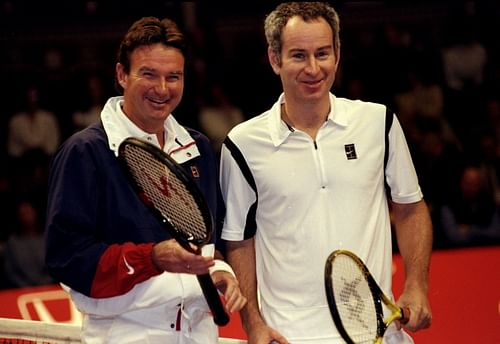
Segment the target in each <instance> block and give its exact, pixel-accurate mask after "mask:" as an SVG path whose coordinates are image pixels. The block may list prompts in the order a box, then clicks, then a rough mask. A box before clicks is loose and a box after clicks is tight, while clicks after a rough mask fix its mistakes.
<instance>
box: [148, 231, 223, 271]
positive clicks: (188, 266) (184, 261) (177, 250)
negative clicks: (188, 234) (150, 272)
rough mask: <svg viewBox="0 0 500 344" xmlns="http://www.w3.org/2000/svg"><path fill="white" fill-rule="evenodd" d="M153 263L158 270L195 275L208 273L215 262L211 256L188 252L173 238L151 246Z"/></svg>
mask: <svg viewBox="0 0 500 344" xmlns="http://www.w3.org/2000/svg"><path fill="white" fill-rule="evenodd" d="M151 258H152V259H153V263H154V264H155V266H156V268H157V269H158V270H159V271H169V272H183V273H191V274H196V275H202V274H207V273H208V268H210V267H211V266H213V265H214V264H215V262H214V259H213V258H212V257H205V256H201V255H199V254H195V253H192V252H189V251H188V250H186V249H185V248H183V247H182V246H181V245H180V244H179V243H178V242H177V241H176V240H175V239H170V240H165V241H162V242H159V243H158V244H156V245H155V246H154V247H153V252H152V257H151Z"/></svg>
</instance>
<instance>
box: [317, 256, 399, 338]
mask: <svg viewBox="0 0 500 344" xmlns="http://www.w3.org/2000/svg"><path fill="white" fill-rule="evenodd" d="M340 255H345V256H348V257H349V258H351V259H352V260H353V261H354V262H355V263H356V265H357V266H358V268H359V269H360V270H361V272H362V275H363V276H364V278H365V279H366V281H367V283H368V286H369V288H370V293H371V296H372V298H373V302H374V306H375V310H376V317H377V333H376V337H375V338H374V343H381V342H382V338H383V336H384V333H385V331H386V329H387V327H388V326H389V324H391V323H392V322H393V321H395V320H400V321H401V322H402V323H405V322H407V321H408V319H406V317H405V313H404V311H403V309H402V308H400V307H399V306H397V305H396V304H395V303H394V302H392V300H391V299H389V297H387V295H385V293H384V292H383V291H382V289H380V287H379V285H378V284H377V282H376V281H375V279H374V278H373V276H372V274H371V273H370V271H369V270H368V267H367V266H366V265H365V263H364V262H363V261H362V260H361V259H360V258H359V257H358V256H357V255H356V254H355V253H353V252H351V251H349V250H335V251H333V252H332V253H331V254H330V255H329V256H328V258H327V260H326V264H325V289H326V290H325V291H326V298H327V300H328V307H329V309H330V313H331V315H332V318H333V321H334V323H335V326H336V327H337V330H338V331H339V333H340V335H341V336H342V338H343V339H344V340H345V341H346V342H347V344H356V343H355V342H354V341H353V340H352V339H351V337H350V336H349V334H348V333H347V331H346V329H345V327H344V325H343V323H342V319H341V318H340V315H339V312H338V310H337V304H336V302H335V293H334V292H333V282H332V278H331V275H332V263H333V261H334V260H335V259H336V258H337V257H338V256H340ZM382 302H383V303H384V304H385V305H386V306H387V308H389V310H390V311H391V314H390V315H389V316H388V317H387V318H386V319H384V312H383V309H382Z"/></svg>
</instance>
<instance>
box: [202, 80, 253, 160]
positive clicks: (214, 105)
mask: <svg viewBox="0 0 500 344" xmlns="http://www.w3.org/2000/svg"><path fill="white" fill-rule="evenodd" d="M209 89H210V94H209V95H208V96H207V97H206V99H205V101H204V103H203V104H202V105H201V108H200V113H199V116H198V121H199V125H200V129H201V130H202V131H203V133H204V134H206V135H207V136H208V138H209V139H210V142H211V143H212V147H213V148H214V152H216V153H217V154H219V152H220V149H221V145H222V142H223V141H224V139H225V138H226V135H227V133H228V132H229V130H231V129H232V128H233V127H234V126H235V125H236V124H238V123H240V122H242V121H243V120H244V119H245V118H244V117H243V112H242V110H241V109H240V108H239V107H238V106H236V105H235V104H233V102H232V101H231V99H230V98H229V96H228V94H227V93H226V91H225V90H224V88H223V86H222V85H221V84H218V83H215V84H213V85H212V86H210V87H209Z"/></svg>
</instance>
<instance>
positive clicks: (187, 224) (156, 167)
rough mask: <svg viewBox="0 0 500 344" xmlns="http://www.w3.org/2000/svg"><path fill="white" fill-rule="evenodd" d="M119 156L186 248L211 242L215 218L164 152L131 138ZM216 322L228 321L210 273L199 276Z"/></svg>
mask: <svg viewBox="0 0 500 344" xmlns="http://www.w3.org/2000/svg"><path fill="white" fill-rule="evenodd" d="M118 159H119V160H120V162H121V165H122V167H123V168H124V170H125V171H126V174H127V175H128V177H129V180H130V182H131V184H132V186H133V187H134V189H135V191H136V192H137V193H138V195H139V198H140V199H141V200H142V201H143V202H144V204H145V205H146V206H147V207H148V208H149V209H150V210H151V211H152V212H153V214H154V215H155V216H156V217H157V218H158V220H159V221H160V222H161V223H162V224H163V225H164V227H165V228H167V229H168V231H169V232H170V234H171V235H172V237H174V238H175V239H176V240H177V241H178V242H179V243H180V244H181V245H182V246H183V247H184V248H185V249H187V250H189V251H191V252H193V253H199V251H200V250H197V251H195V250H193V248H192V247H191V245H190V244H194V245H195V246H197V247H198V248H200V247H201V246H203V245H204V244H206V243H207V242H209V241H210V239H211V236H212V232H213V226H214V225H213V218H212V215H211V213H210V209H209V208H208V206H207V204H206V202H205V199H204V198H203V195H202V193H201V191H200V190H199V189H198V187H197V185H196V183H195V182H194V181H193V180H192V179H191V177H190V176H189V175H188V174H187V173H186V172H185V170H184V169H183V168H182V167H181V166H180V165H178V164H177V163H176V162H175V161H174V160H173V159H172V158H171V157H169V156H168V155H167V154H166V153H165V152H163V151H162V150H160V149H159V148H157V147H156V146H153V145H151V144H149V143H147V142H144V141H142V140H139V139H136V138H128V139H126V140H125V141H123V143H122V144H121V145H120V147H119V149H118ZM196 277H197V278H198V281H199V283H200V286H201V289H202V290H203V295H204V296H205V299H206V300H207V303H208V306H209V307H210V310H211V311H212V314H213V317H214V322H215V323H216V324H217V325H221V326H224V325H226V324H227V323H228V322H229V316H228V315H227V313H226V311H225V310H224V307H223V305H222V302H221V299H220V297H219V294H218V291H217V288H216V287H215V285H214V283H213V281H212V278H211V277H210V274H203V275H197V276H196Z"/></svg>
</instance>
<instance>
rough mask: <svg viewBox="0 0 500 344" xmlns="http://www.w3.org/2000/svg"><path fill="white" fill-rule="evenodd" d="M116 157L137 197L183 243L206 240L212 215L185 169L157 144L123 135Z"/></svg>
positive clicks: (197, 242)
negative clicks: (124, 137)
mask: <svg viewBox="0 0 500 344" xmlns="http://www.w3.org/2000/svg"><path fill="white" fill-rule="evenodd" d="M118 159H119V161H120V163H121V165H122V167H123V168H124V170H125V171H126V174H127V176H128V178H129V180H130V182H131V184H132V186H133V187H134V189H135V191H136V192H137V193H138V195H139V198H140V199H141V200H142V201H143V202H144V204H145V205H146V206H147V207H148V208H149V209H150V210H151V211H152V212H153V213H154V215H155V216H156V217H157V218H158V219H159V220H160V222H162V224H163V225H165V226H166V227H167V229H168V230H169V231H170V233H171V234H172V235H173V236H174V237H175V239H177V240H178V241H179V242H180V243H181V244H183V245H184V246H189V245H187V243H192V244H194V245H196V246H201V245H203V244H206V243H207V242H209V241H210V239H211V236H212V231H213V218H212V215H211V212H210V209H209V208H208V205H207V203H206V202H205V199H204V197H203V194H202V193H201V191H200V190H199V188H198V186H197V185H196V183H195V182H194V180H192V179H191V177H190V176H189V175H188V174H187V173H186V171H185V170H184V169H183V168H182V167H181V166H180V165H179V164H177V162H175V161H174V160H173V159H172V158H171V157H169V156H168V155H167V154H166V153H165V152H163V151H162V150H161V149H159V148H158V147H156V146H154V145H152V144H150V143H148V142H146V141H143V140H140V139H138V138H133V137H131V138H127V139H125V140H124V141H123V142H122V143H121V144H120V147H119V148H118Z"/></svg>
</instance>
